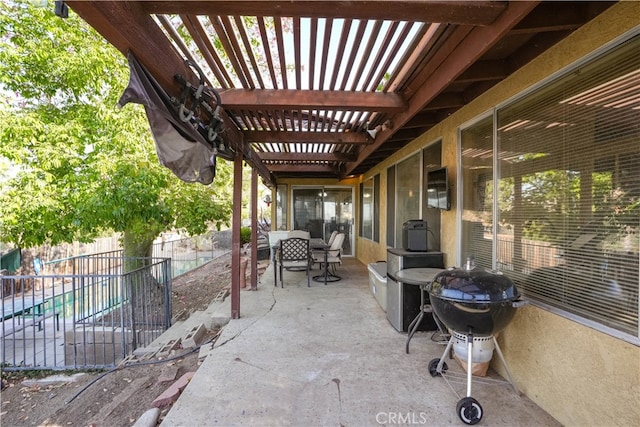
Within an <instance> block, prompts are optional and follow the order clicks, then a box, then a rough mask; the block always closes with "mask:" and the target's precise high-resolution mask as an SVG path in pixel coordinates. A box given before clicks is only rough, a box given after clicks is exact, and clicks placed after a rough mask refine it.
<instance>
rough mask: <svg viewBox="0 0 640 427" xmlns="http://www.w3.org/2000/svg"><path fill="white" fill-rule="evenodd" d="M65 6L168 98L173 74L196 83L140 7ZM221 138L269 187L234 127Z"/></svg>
mask: <svg viewBox="0 0 640 427" xmlns="http://www.w3.org/2000/svg"><path fill="white" fill-rule="evenodd" d="M66 3H67V5H68V6H69V7H71V9H73V11H74V12H75V13H77V14H78V16H80V17H81V18H82V19H84V20H85V21H86V22H87V23H88V24H89V25H91V26H92V27H93V28H94V29H95V30H96V31H98V32H99V33H100V34H101V35H102V36H103V37H104V38H105V39H107V40H108V41H109V43H111V44H112V45H113V46H114V47H115V48H116V49H118V50H119V51H120V52H122V53H123V54H124V55H126V54H127V53H128V52H131V53H133V54H134V55H135V57H136V58H137V59H138V61H140V63H141V64H142V65H144V66H145V68H146V69H147V70H148V71H149V73H150V74H151V75H152V76H153V77H154V78H155V79H156V80H157V81H158V83H159V84H160V86H161V87H162V88H163V89H164V90H165V91H166V92H167V93H169V94H170V95H172V96H176V97H179V95H180V92H181V90H182V88H181V87H180V86H179V84H178V83H177V82H176V80H175V79H174V75H175V74H182V75H183V76H191V77H192V78H191V79H190V80H192V81H195V80H196V76H193V71H192V70H191V69H190V68H189V67H187V66H186V65H185V63H184V58H182V57H181V56H180V55H179V54H178V52H176V50H175V49H174V48H173V45H172V44H171V43H169V40H168V39H167V37H166V36H165V34H164V33H163V32H162V30H161V29H160V27H159V26H158V25H157V24H156V22H155V21H154V20H153V19H152V18H151V16H149V14H148V12H147V11H145V10H144V9H143V7H142V6H141V3H139V2H125V1H73V0H71V1H67V2H66ZM220 116H221V117H222V119H223V120H224V122H225V123H226V124H229V123H233V121H232V120H231V118H229V116H228V115H227V114H226V112H225V111H224V110H223V111H222V112H221V113H220ZM225 138H227V140H228V142H229V143H230V144H231V145H232V146H233V147H235V148H236V149H237V150H238V151H240V152H242V153H243V154H244V155H245V157H246V159H247V162H249V163H250V164H251V165H252V166H253V167H255V168H256V169H257V170H258V173H260V175H261V176H262V178H263V179H264V180H265V181H267V182H268V183H272V184H273V179H272V177H271V173H270V172H269V170H268V169H267V168H266V167H265V166H264V165H263V164H262V163H261V162H260V159H259V158H254V157H256V156H252V151H253V150H252V148H251V147H250V146H249V145H248V144H247V143H246V142H245V141H244V140H243V136H242V134H241V133H240V131H239V130H238V129H237V128H236V127H235V126H225Z"/></svg>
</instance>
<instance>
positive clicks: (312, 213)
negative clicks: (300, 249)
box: [292, 187, 354, 255]
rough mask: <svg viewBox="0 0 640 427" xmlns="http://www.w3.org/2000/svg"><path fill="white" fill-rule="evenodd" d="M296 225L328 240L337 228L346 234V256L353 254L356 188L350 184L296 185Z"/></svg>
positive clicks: (293, 208) (294, 224)
mask: <svg viewBox="0 0 640 427" xmlns="http://www.w3.org/2000/svg"><path fill="white" fill-rule="evenodd" d="M292 210H293V212H292V218H293V228H294V229H297V230H307V231H309V232H310V233H311V237H317V238H321V239H325V240H327V239H329V237H330V236H331V233H332V232H333V231H334V230H335V231H338V232H341V233H345V241H344V245H343V246H342V249H343V254H344V255H353V241H352V240H353V225H354V224H353V222H354V220H353V189H352V188H351V187H304V188H302V187H299V188H295V187H294V188H293V203H292Z"/></svg>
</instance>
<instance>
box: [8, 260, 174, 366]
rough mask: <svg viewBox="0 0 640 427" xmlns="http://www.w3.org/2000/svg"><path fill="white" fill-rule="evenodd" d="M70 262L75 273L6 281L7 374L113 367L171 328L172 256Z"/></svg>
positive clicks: (10, 278)
mask: <svg viewBox="0 0 640 427" xmlns="http://www.w3.org/2000/svg"><path fill="white" fill-rule="evenodd" d="M66 261H67V262H69V263H71V265H72V270H73V274H63V275H44V276H1V277H0V281H1V282H2V312H1V314H2V318H1V320H2V322H1V323H0V331H1V332H2V342H1V347H0V351H1V354H0V356H1V361H2V365H3V369H6V370H21V369H78V368H104V367H112V366H115V365H117V364H118V363H119V362H120V361H121V360H122V359H124V358H125V357H127V356H128V355H130V354H132V353H133V351H134V350H135V349H137V348H140V347H144V346H147V345H149V344H150V343H151V342H153V341H154V340H155V339H156V338H158V337H159V336H160V335H161V334H162V333H163V332H164V331H165V330H167V329H168V328H169V327H170V326H171V284H172V277H173V274H172V269H171V259H170V258H143V259H129V258H126V259H125V258H124V257H122V256H121V252H120V251H114V252H109V253H103V254H94V255H83V256H79V257H73V258H70V259H68V260H66ZM131 261H134V262H137V263H139V264H140V265H142V266H141V267H139V268H136V269H135V270H132V271H128V272H125V271H124V268H125V265H130V262H131Z"/></svg>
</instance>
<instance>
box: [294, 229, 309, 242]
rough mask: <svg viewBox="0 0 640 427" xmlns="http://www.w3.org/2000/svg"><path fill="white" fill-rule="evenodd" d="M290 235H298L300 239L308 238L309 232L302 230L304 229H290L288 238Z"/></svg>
mask: <svg viewBox="0 0 640 427" xmlns="http://www.w3.org/2000/svg"><path fill="white" fill-rule="evenodd" d="M292 237H299V238H301V239H307V240H308V239H310V238H311V233H309V232H308V231H304V230H291V231H290V232H289V238H292Z"/></svg>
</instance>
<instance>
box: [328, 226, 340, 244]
mask: <svg viewBox="0 0 640 427" xmlns="http://www.w3.org/2000/svg"><path fill="white" fill-rule="evenodd" d="M337 235H338V230H333V231H332V232H331V236H330V237H329V241H327V245H329V246H331V244H332V243H333V241H334V240H335V238H336V236H337Z"/></svg>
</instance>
